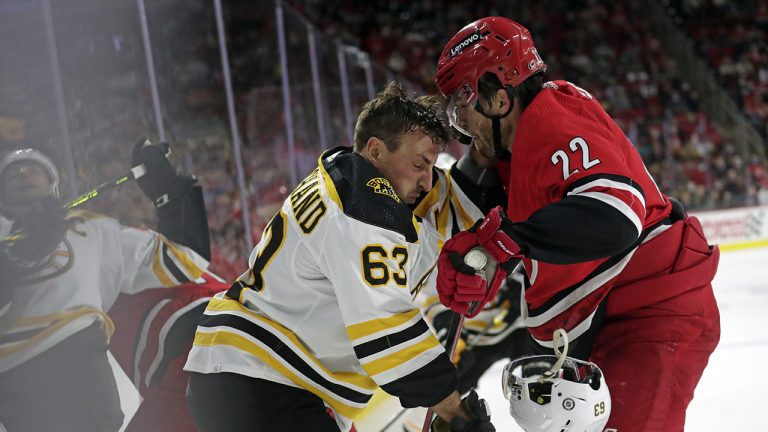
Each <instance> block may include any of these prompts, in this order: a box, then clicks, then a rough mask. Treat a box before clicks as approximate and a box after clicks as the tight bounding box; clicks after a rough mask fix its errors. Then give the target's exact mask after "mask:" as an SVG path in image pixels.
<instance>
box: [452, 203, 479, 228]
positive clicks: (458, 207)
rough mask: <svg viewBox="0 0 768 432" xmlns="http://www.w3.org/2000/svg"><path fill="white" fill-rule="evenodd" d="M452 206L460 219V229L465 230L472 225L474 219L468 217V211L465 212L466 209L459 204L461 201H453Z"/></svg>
mask: <svg viewBox="0 0 768 432" xmlns="http://www.w3.org/2000/svg"><path fill="white" fill-rule="evenodd" d="M454 204H455V205H454V207H455V208H456V213H458V215H459V216H458V217H459V218H460V219H461V223H462V227H461V230H462V231H463V230H466V229H469V228H471V227H472V225H474V224H475V221H473V220H472V218H471V217H469V213H467V211H466V210H464V207H462V206H461V201H460V200H458V199H457V200H456V201H455V203H454Z"/></svg>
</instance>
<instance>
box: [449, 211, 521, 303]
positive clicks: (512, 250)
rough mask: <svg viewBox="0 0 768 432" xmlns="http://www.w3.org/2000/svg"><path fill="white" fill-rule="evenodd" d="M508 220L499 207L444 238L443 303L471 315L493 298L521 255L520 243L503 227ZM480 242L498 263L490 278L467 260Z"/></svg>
mask: <svg viewBox="0 0 768 432" xmlns="http://www.w3.org/2000/svg"><path fill="white" fill-rule="evenodd" d="M509 223H511V222H509V220H508V219H507V218H506V217H505V216H504V212H503V211H502V210H501V207H496V208H494V209H493V210H491V211H490V212H489V213H488V216H486V217H485V218H483V219H481V220H479V221H478V222H477V223H476V224H475V225H474V226H473V227H472V228H470V229H468V230H467V231H462V232H460V233H458V234H456V235H455V236H453V237H451V238H450V239H449V240H448V241H446V242H445V244H444V245H443V249H442V250H441V251H440V257H439V258H438V260H437V292H438V295H439V297H440V302H441V303H442V304H443V305H445V306H446V307H448V308H450V309H451V310H453V311H454V312H457V313H460V314H465V315H466V316H467V317H470V318H471V317H474V316H476V315H477V314H478V313H480V311H481V310H482V306H483V305H485V304H486V303H487V302H488V301H489V300H491V299H493V298H494V296H495V295H496V292H497V291H498V290H499V288H500V287H501V285H502V284H503V283H504V278H505V277H506V276H507V273H509V272H510V271H512V269H513V268H514V265H515V262H516V261H515V260H513V258H520V257H522V254H521V250H520V246H519V245H518V244H517V243H516V242H515V241H514V240H512V238H511V237H509V235H507V234H506V233H505V232H504V231H503V230H502V229H501V228H502V226H503V225H505V224H509ZM477 246H480V247H482V248H483V249H484V250H485V251H486V252H487V253H488V254H489V255H490V258H491V259H493V260H494V261H496V263H497V266H496V271H495V272H494V274H493V275H489V280H488V281H487V282H486V280H484V279H483V278H482V277H481V276H479V275H477V274H476V273H475V270H474V269H473V268H472V267H470V266H469V265H467V264H465V263H464V257H465V256H466V255H467V253H469V251H470V250H472V249H473V248H475V247H477ZM470 309H471V310H470Z"/></svg>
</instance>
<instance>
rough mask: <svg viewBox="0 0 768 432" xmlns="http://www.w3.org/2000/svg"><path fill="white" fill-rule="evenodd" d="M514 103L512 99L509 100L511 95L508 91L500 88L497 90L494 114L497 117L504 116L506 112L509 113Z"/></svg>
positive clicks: (494, 100) (494, 99)
mask: <svg viewBox="0 0 768 432" xmlns="http://www.w3.org/2000/svg"><path fill="white" fill-rule="evenodd" d="M513 103H514V101H513V100H512V99H510V98H509V93H507V90H506V89H504V88H500V89H498V90H496V94H495V95H494V98H493V107H492V109H493V113H494V114H497V115H502V114H504V113H506V112H509V110H510V108H511V105H512V104H513Z"/></svg>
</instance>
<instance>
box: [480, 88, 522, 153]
mask: <svg viewBox="0 0 768 432" xmlns="http://www.w3.org/2000/svg"><path fill="white" fill-rule="evenodd" d="M505 90H506V91H507V96H509V100H510V101H511V103H510V104H509V108H507V111H506V112H505V113H503V114H500V115H490V114H487V113H486V112H485V111H483V108H482V107H481V106H480V104H477V106H476V107H475V111H477V112H479V113H480V114H482V115H483V117H486V118H488V119H490V120H491V131H492V133H493V151H494V153H496V158H497V159H499V158H500V157H502V156H503V155H504V151H505V150H506V149H505V148H504V146H503V145H502V143H501V119H503V118H504V117H506V116H508V115H509V113H511V112H512V108H514V105H515V98H516V96H517V91H516V90H515V88H514V87H506V88H505Z"/></svg>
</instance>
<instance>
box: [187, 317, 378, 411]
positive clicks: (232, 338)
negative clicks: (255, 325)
mask: <svg viewBox="0 0 768 432" xmlns="http://www.w3.org/2000/svg"><path fill="white" fill-rule="evenodd" d="M194 344H195V345H197V346H204V347H213V346H216V345H226V346H231V347H234V348H237V349H239V350H241V351H244V352H247V353H249V354H251V355H253V356H255V357H258V358H259V359H260V360H262V361H263V362H265V363H266V364H268V365H269V366H270V367H272V368H273V369H275V370H276V371H278V372H280V374H282V375H283V376H285V377H287V378H288V379H290V380H291V381H293V382H294V383H296V384H297V385H298V386H300V387H301V388H303V389H305V390H307V391H309V392H311V393H312V394H314V395H315V396H317V397H319V398H321V399H322V400H324V401H325V402H326V403H328V405H330V406H331V408H333V410H334V411H336V412H338V413H339V414H341V415H343V416H344V417H347V418H350V419H353V418H355V417H356V416H357V415H358V414H360V413H361V412H362V411H363V409H364V408H365V407H360V408H358V407H354V406H350V405H347V404H345V403H343V402H340V401H339V400H337V399H336V398H334V397H333V396H331V395H330V394H329V393H326V392H324V391H323V390H321V389H319V388H317V387H315V386H314V385H312V384H311V383H309V382H307V381H306V380H304V379H302V378H301V377H300V376H299V375H297V374H295V373H293V371H291V369H289V368H287V367H285V365H284V364H283V362H282V361H281V360H279V359H277V358H275V357H273V356H272V355H270V353H269V352H267V351H266V350H264V349H263V348H262V347H260V346H258V345H256V344H254V343H253V342H251V341H249V340H248V339H246V338H245V337H243V336H241V335H238V334H234V333H230V332H227V331H223V330H222V331H216V332H212V333H202V332H197V333H196V334H195V341H194Z"/></svg>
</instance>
